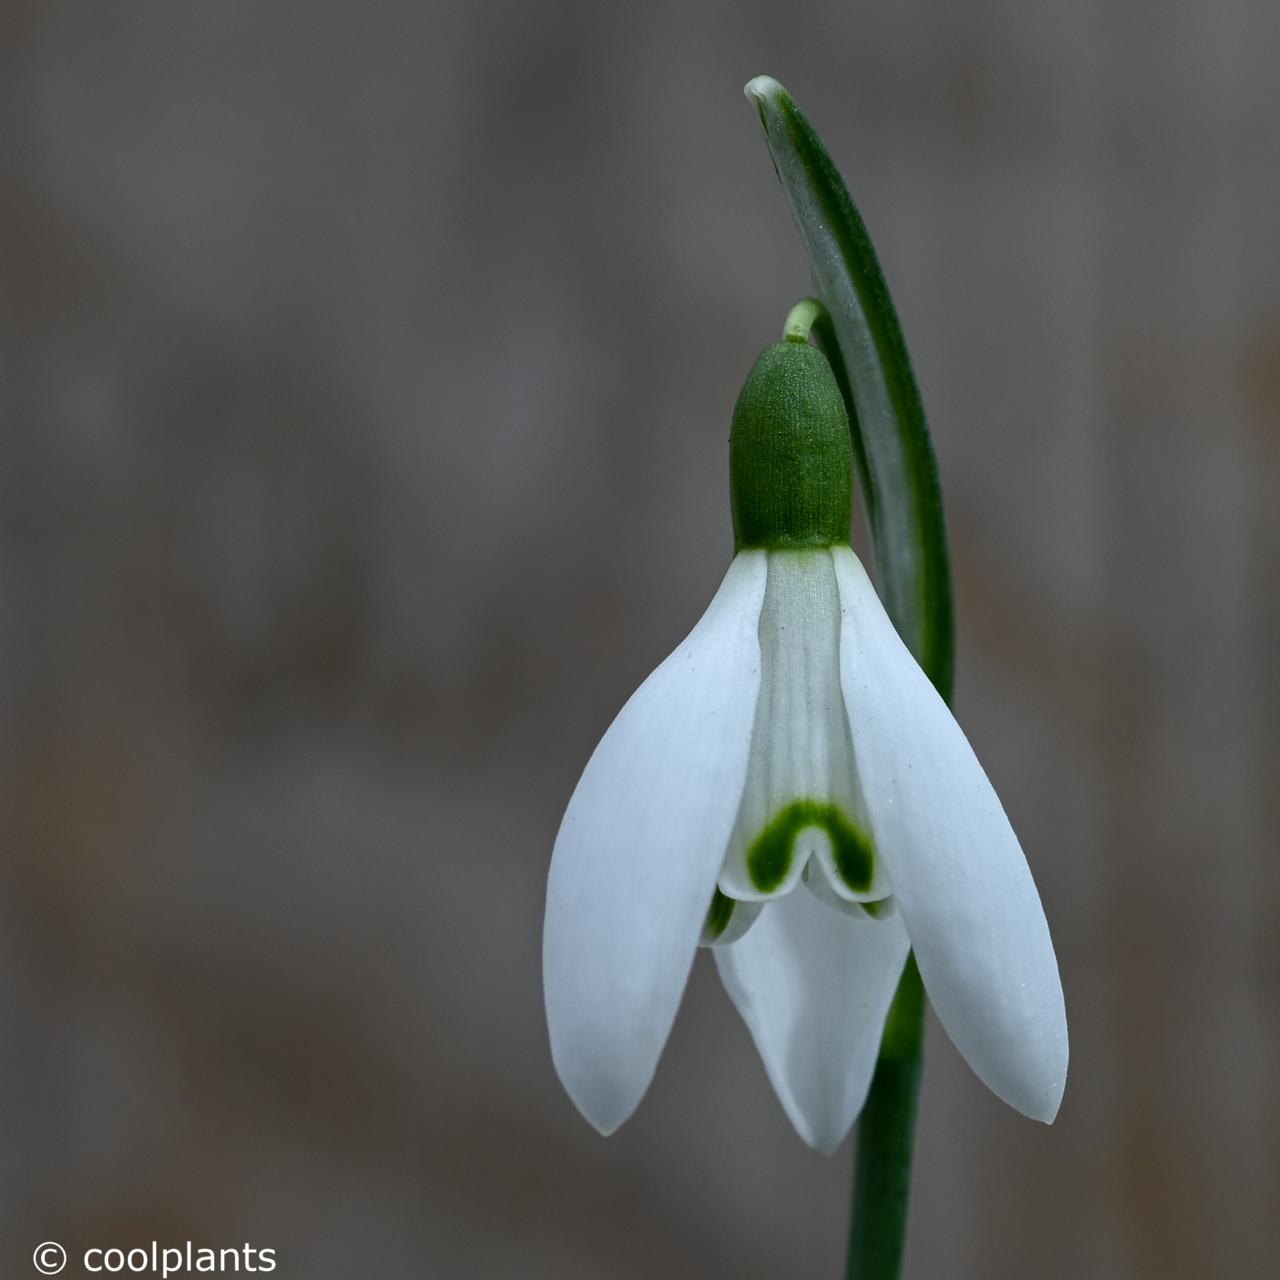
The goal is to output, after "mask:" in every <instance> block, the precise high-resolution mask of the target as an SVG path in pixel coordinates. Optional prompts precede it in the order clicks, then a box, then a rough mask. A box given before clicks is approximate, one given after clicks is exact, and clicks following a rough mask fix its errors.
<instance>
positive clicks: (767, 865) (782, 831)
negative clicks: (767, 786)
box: [747, 800, 876, 893]
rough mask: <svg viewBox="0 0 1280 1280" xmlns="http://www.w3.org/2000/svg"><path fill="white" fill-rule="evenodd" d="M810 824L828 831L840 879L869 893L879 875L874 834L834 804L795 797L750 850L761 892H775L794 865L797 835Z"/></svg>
mask: <svg viewBox="0 0 1280 1280" xmlns="http://www.w3.org/2000/svg"><path fill="white" fill-rule="evenodd" d="M809 827H817V828H818V829H819V830H821V831H825V832H826V833H827V838H828V839H829V840H830V841H831V852H832V856H833V858H834V861H835V865H836V871H837V873H838V874H839V876H840V879H841V880H843V881H844V882H845V884H846V885H848V886H849V888H850V889H851V890H852V891H853V892H854V893H865V892H866V891H867V890H868V889H870V888H871V881H872V879H873V878H874V876H875V869H876V855H875V850H874V849H873V848H872V845H871V837H870V836H869V835H867V834H866V833H865V832H863V831H860V830H859V829H858V828H857V827H856V826H854V824H853V823H852V822H850V821H849V819H848V818H846V817H845V815H844V814H843V813H841V812H840V810H839V809H838V808H837V807H836V806H835V805H834V804H824V803H822V802H821V801H818V800H793V801H792V802H791V803H790V804H789V805H787V806H786V807H785V808H783V809H780V810H779V811H778V812H777V813H776V814H774V816H773V817H772V818H771V819H770V821H769V823H768V825H767V826H766V827H765V829H764V830H763V831H762V832H761V833H760V834H759V835H758V836H757V837H756V838H755V839H754V840H753V841H752V842H751V847H750V848H749V849H748V850H747V871H748V873H749V874H750V876H751V883H752V884H754V885H755V887H756V888H757V889H759V890H760V892H761V893H772V892H773V890H775V889H776V888H777V887H778V886H779V885H780V884H781V883H782V882H783V881H784V880H785V879H786V878H787V872H788V870H790V867H791V858H792V854H793V852H794V850H795V842H796V837H797V836H798V835H799V834H800V833H801V832H802V831H804V830H806V829H807V828H809Z"/></svg>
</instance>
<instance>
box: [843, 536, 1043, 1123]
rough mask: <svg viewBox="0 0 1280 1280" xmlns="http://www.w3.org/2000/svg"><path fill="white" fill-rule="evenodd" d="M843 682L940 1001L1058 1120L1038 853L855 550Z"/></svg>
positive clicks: (865, 780)
mask: <svg viewBox="0 0 1280 1280" xmlns="http://www.w3.org/2000/svg"><path fill="white" fill-rule="evenodd" d="M835 563H836V576H837V579H838V581H839V583H840V598H841V603H842V605H843V607H844V621H843V625H842V629H841V673H840V674H841V682H842V684H843V687H844V696H845V701H846V703H847V705H848V709H849V724H850V728H851V730H852V732H853V745H854V754H855V756H856V757H857V762H858V776H859V778H860V779H861V781H862V788H863V795H864V797H865V799H866V802H867V810H868V816H869V818H870V821H871V829H872V832H873V834H874V836H875V840H876V847H877V849H878V851H879V853H880V856H881V857H882V858H883V859H884V860H885V862H886V864H887V866H888V871H889V877H890V879H891V880H892V882H893V893H894V897H895V898H896V899H897V903H898V907H899V908H900V910H901V913H902V917H903V919H904V920H905V921H906V926H907V931H908V933H909V934H910V935H911V944H912V946H913V947H914V948H915V951H916V957H917V959H918V960H919V963H920V973H921V976H922V977H923V978H924V983H925V987H926V989H927V990H928V993H929V998H930V1000H931V1001H932V1002H933V1006H934V1008H935V1009H936V1010H937V1013H938V1017H939V1019H940V1020H941V1022H942V1025H943V1026H944V1027H945V1028H946V1030H947V1034H948V1035H949V1036H950V1037H951V1039H952V1040H953V1041H954V1042H955V1045H956V1047H957V1048H958V1049H959V1050H960V1052H961V1053H962V1054H964V1056H965V1058H966V1059H967V1060H968V1062H969V1065H970V1066H971V1067H972V1068H973V1069H974V1071H976V1072H977V1073H978V1075H979V1076H980V1077H981V1078H982V1079H983V1080H984V1081H985V1082H986V1084H987V1085H988V1086H989V1087H990V1088H991V1089H992V1090H993V1091H994V1092H995V1093H997V1094H998V1095H999V1096H1000V1097H1001V1098H1003V1099H1004V1100H1005V1101H1006V1102H1008V1103H1009V1104H1010V1105H1011V1106H1014V1107H1016V1108H1017V1109H1018V1110H1019V1111H1021V1112H1023V1114H1025V1115H1028V1116H1031V1117H1033V1118H1035V1119H1037V1120H1044V1121H1046V1122H1048V1121H1051V1120H1052V1119H1053V1118H1054V1116H1055V1115H1056V1114H1057V1112H1058V1105H1059V1103H1060V1102H1061V1101H1062V1091H1063V1088H1064V1087H1065V1085H1066V1078H1067V1022H1066V1012H1065V1010H1064V1008H1063V1001H1062V984H1061V981H1060V980H1059V977H1058V962H1057V959H1056V958H1055V956H1054V953H1053V943H1052V941H1051V940H1050V938H1049V926H1048V924H1047V923H1046V922H1045V918H1044V909H1043V908H1042V907H1041V905H1040V897H1039V895H1038V894H1037V893H1036V887H1035V884H1034V882H1033V881H1032V879H1031V872H1030V870H1029V869H1028V867H1027V861H1026V858H1025V857H1024V856H1023V854H1022V849H1021V848H1020V846H1019V845H1018V839H1017V837H1016V836H1015V835H1014V833H1013V828H1012V827H1010V825H1009V820H1008V818H1006V817H1005V813H1004V810H1003V808H1001V806H1000V801H999V799H998V798H997V796H996V793H995V791H994V790H993V789H992V786H991V783H990V782H988V781H987V776H986V774H985V773H983V771H982V766H981V765H980V764H979V763H978V760H977V757H976V756H975V755H974V754H973V749H972V748H971V747H970V746H969V743H968V741H967V740H966V738H965V736H964V734H963V732H962V731H961V729H960V726H959V725H958V724H956V722H955V720H954V718H953V717H952V715H951V712H950V711H949V710H948V709H947V706H946V704H945V703H944V702H943V701H942V699H941V698H940V697H939V696H938V694H937V692H936V691H935V690H934V688H933V686H932V685H931V684H930V683H929V680H928V678H927V677H926V676H925V674H924V672H923V671H921V670H920V668H919V666H918V665H917V664H916V661H915V659H914V658H913V657H912V656H911V654H910V653H909V652H908V651H907V648H906V646H905V645H904V644H903V643H902V641H901V640H900V639H899V638H898V634H897V632H896V631H895V630H894V629H893V624H892V623H891V622H890V621H889V618H888V617H887V615H886V614H885V612H884V609H883V607H882V606H881V604H880V601H879V599H878V598H877V596H876V593H875V590H874V588H873V587H872V586H871V583H870V581H869V580H868V578H867V575H866V571H865V570H864V569H863V567H862V565H861V564H860V563H859V561H858V559H857V557H856V556H855V555H854V554H853V552H852V551H848V550H841V551H838V552H837V553H836V555H835Z"/></svg>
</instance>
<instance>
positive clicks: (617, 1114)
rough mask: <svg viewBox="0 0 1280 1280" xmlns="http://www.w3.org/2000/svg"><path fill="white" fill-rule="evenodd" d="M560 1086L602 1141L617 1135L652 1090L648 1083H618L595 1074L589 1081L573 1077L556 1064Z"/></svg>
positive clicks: (621, 1081) (631, 1081) (627, 1081)
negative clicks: (613, 1134)
mask: <svg viewBox="0 0 1280 1280" xmlns="http://www.w3.org/2000/svg"><path fill="white" fill-rule="evenodd" d="M556 1070H557V1074H558V1075H559V1076H560V1083H561V1084H563V1085H564V1089H565V1092H566V1093H567V1094H568V1095H569V1097H570V1098H571V1099H572V1100H573V1105H574V1106H575V1107H577V1108H578V1111H579V1113H580V1114H581V1116H582V1118H583V1119H584V1120H585V1121H586V1122H587V1123H588V1124H589V1125H590V1126H591V1127H592V1128H593V1129H594V1130H595V1131H596V1132H597V1133H598V1134H600V1136H601V1137H603V1138H607V1137H608V1136H609V1135H610V1134H611V1133H616V1132H617V1130H618V1129H620V1128H621V1127H622V1126H623V1125H624V1124H625V1123H626V1122H627V1121H628V1120H630V1119H631V1117H632V1115H633V1114H634V1113H635V1110H636V1108H637V1107H638V1106H639V1105H640V1100H641V1099H642V1098H643V1097H644V1095H645V1092H646V1091H647V1089H648V1087H649V1082H648V1081H647V1080H645V1081H643V1082H641V1081H636V1080H619V1079H616V1078H608V1077H605V1076H603V1075H601V1074H600V1073H598V1072H593V1073H592V1074H591V1076H590V1078H585V1077H571V1076H570V1075H568V1074H567V1073H566V1072H564V1071H562V1070H560V1067H559V1064H558V1063H557V1064H556Z"/></svg>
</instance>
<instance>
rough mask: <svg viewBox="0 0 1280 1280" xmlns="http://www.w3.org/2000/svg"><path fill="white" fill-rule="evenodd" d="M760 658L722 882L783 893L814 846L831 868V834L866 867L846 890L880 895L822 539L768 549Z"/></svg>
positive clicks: (831, 573)
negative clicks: (817, 543)
mask: <svg viewBox="0 0 1280 1280" xmlns="http://www.w3.org/2000/svg"><path fill="white" fill-rule="evenodd" d="M760 662H761V666H760V672H761V674H760V699H759V702H758V703H757V704H756V716H755V724H754V726H753V728H752V734H751V759H750V762H749V764H748V766H747V782H746V787H745V790H744V792H743V797H742V809H741V810H740V811H739V813H738V820H737V822H736V823H735V824H734V831H733V837H732V839H731V840H730V841H729V852H728V855H727V856H726V858H725V863H724V868H723V870H722V871H721V873H720V889H721V891H722V892H723V893H724V894H726V895H727V896H728V897H730V898H737V899H739V900H742V901H752V900H756V901H763V900H765V899H769V898H777V897H782V896H783V895H785V894H788V893H790V892H791V891H792V890H793V889H794V888H795V887H796V884H797V883H798V881H799V879H800V876H801V873H802V872H803V871H804V868H805V864H806V862H807V861H808V859H809V858H810V857H812V856H813V855H814V854H817V855H818V856H820V857H822V858H823V859H824V861H825V862H826V864H827V865H828V866H829V867H830V868H831V870H832V873H833V874H835V873H836V863H837V860H836V858H835V856H834V851H833V849H832V838H831V837H832V834H836V835H839V837H840V838H841V841H842V844H841V848H842V850H843V851H844V855H845V865H846V866H847V867H849V868H850V869H851V870H852V871H853V872H854V873H855V874H856V873H860V872H862V871H863V869H864V868H865V869H867V870H869V871H870V873H871V875H870V879H869V880H868V881H867V882H865V883H863V882H860V881H858V880H856V879H855V886H856V887H854V886H851V887H850V889H849V894H850V896H852V897H857V898H866V897H871V898H882V897H884V895H885V894H886V893H888V892H889V889H888V885H887V884H885V883H884V881H883V877H882V876H880V875H878V874H877V873H876V872H877V867H878V862H877V860H876V859H875V858H874V856H873V855H872V854H871V853H870V850H869V848H867V847H866V846H868V845H869V843H870V842H869V839H868V836H869V833H868V831H867V822H866V817H865V815H864V812H863V804H862V797H861V794H860V792H859V790H858V781H857V776H856V773H855V769H854V759H853V744H852V742H851V741H850V738H849V724H848V718H847V716H846V715H845V709H844V696H843V694H842V693H841V691H840V593H839V591H838V590H837V587H836V577H835V569H834V568H833V567H832V561H831V552H830V550H829V549H828V548H826V547H822V548H814V549H807V550H803V551H774V552H771V553H770V554H769V581H768V585H767V587H766V588H765V596H764V607H763V609H762V610H761V613H760ZM864 849H866V852H865V853H864V852H863V850H864ZM854 855H857V856H854Z"/></svg>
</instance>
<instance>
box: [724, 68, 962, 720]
mask: <svg viewBox="0 0 1280 1280" xmlns="http://www.w3.org/2000/svg"><path fill="white" fill-rule="evenodd" d="M747 94H748V96H749V97H750V98H751V99H752V100H753V101H754V102H755V104H756V106H757V108H758V110H759V112H760V120H761V123H762V124H763V126H764V132H765V138H766V139H767V141H768V144H769V150H770V152H771V153H772V156H773V163H774V168H775V169H776V170H777V173H778V177H779V179H780V180H781V182H782V186H783V189H784V190H785V191H786V193H787V197H788V199H789V200H790V202H791V210H792V213H793V214H794V215H795V220H796V225H797V226H798V227H799V229H800V235H801V237H802V238H803V240H804V244H805V248H806V249H807V250H808V254H809V265H810V268H811V271H812V273H813V283H814V286H815V289H816V291H817V293H818V296H819V297H820V298H821V299H822V301H823V302H824V303H825V304H826V307H827V310H828V311H829V312H830V315H831V319H832V323H833V325H834V330H835V335H834V336H835V341H836V345H837V347H838V349H837V350H832V349H831V341H830V334H827V335H824V334H823V328H822V326H821V325H819V326H818V327H817V329H816V335H817V337H818V339H819V341H820V342H822V343H823V345H824V347H825V348H826V349H827V354H828V355H829V356H830V357H831V358H832V364H833V367H834V369H835V372H836V377H837V379H838V380H839V381H840V382H841V387H842V390H844V391H845V393H846V396H847V398H848V400H849V419H850V422H851V424H853V430H854V437H855V439H854V456H855V457H856V458H857V460H858V470H859V472H860V475H859V480H860V482H861V485H862V491H863V497H864V500H865V502H866V504H867V514H868V517H869V520H870V524H871V532H872V537H873V538H874V541H875V557H876V569H877V576H878V579H879V587H880V594H881V598H882V599H883V601H884V605H885V608H886V609H887V610H888V613H889V616H890V618H892V619H893V623H894V626H896V627H897V629H898V633H899V634H900V635H901V636H902V638H903V640H904V641H905V642H906V645H907V647H908V648H909V649H910V650H911V652H912V653H913V654H914V655H915V658H916V661H917V662H919V663H920V666H921V667H922V668H923V669H924V671H925V673H926V674H927V675H928V676H929V678H930V679H931V680H932V681H933V683H934V686H935V687H936V688H937V690H938V692H939V693H941V694H942V696H943V697H944V698H946V699H947V700H948V701H950V698H951V686H952V677H953V672H954V661H955V659H954V654H955V639H954V622H953V617H952V606H951V570H950V566H949V563H948V560H947V540H946V530H945V527H944V524H943V515H942V492H941V489H940V488H939V484H938V470H937V464H936V463H935V461H934V456H933V447H932V445H931V444H930V442H929V430H928V426H927V425H926V422H925V416H924V407H923V405H922V404H921V401H920V392H919V389H918V388H917V387H916V380H915V375H914V374H913V373H912V371H911V361H910V359H909V358H908V356H907V348H906V343H905V342H904V341H903V338H902V327H901V325H900V324H899V323H898V316H897V312H896V311H895V310H894V307H893V301H892V299H891V298H890V297H889V289H888V286H887V285H886V284H885V279H884V273H883V272H882V271H881V270H880V263H879V262H878V260H877V259H876V254H875V250H874V249H873V248H872V246H871V240H870V237H869V236H868V235H867V229H866V227H865V226H864V224H863V221H862V219H861V217H859V215H858V211H857V209H856V208H854V204H853V201H852V200H851V199H850V198H849V192H848V190H847V189H846V187H845V185H844V181H843V180H842V179H841V177H840V174H839V172H838V171H837V170H836V167H835V165H834V164H832V162H831V157H830V156H829V155H828V154H827V149H826V148H825V147H824V146H823V145H822V141H821V139H820V138H819V137H818V135H817V134H816V133H815V132H814V129H813V126H812V125H810V123H809V122H808V121H807V120H806V119H805V118H804V116H803V115H802V114H801V112H800V109H799V108H798V107H797V106H796V104H795V102H794V101H793V100H792V98H791V95H790V94H789V93H787V91H786V90H785V89H784V88H783V87H782V86H781V85H780V84H779V83H778V82H777V81H776V80H773V79H771V78H770V77H768V76H759V77H757V78H756V79H755V80H752V81H751V82H750V84H748V85H747Z"/></svg>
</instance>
